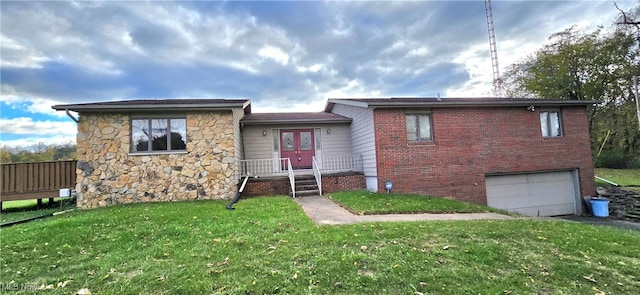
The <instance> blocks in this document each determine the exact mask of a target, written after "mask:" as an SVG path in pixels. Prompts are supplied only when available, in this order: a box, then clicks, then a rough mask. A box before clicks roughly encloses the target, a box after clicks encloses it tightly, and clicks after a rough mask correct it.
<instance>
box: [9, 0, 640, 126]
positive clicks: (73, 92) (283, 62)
mask: <svg viewBox="0 0 640 295" xmlns="http://www.w3.org/2000/svg"><path fill="white" fill-rule="evenodd" d="M632 2H633V1H623V2H621V3H619V4H620V5H622V6H623V8H626V7H633V5H635V4H634V3H632ZM493 13H494V22H495V28H496V37H497V47H498V56H499V61H500V69H501V71H503V70H504V69H505V68H506V67H507V66H508V65H509V64H511V63H514V62H517V61H518V60H519V59H521V58H523V57H525V56H527V55H528V54H531V53H532V52H534V51H535V50H536V49H537V48H540V47H541V46H542V45H543V44H544V43H545V42H546V40H547V39H546V38H547V37H548V36H549V35H550V34H551V33H554V32H557V31H560V30H563V29H565V28H567V27H569V26H571V25H573V24H579V25H581V26H584V27H586V28H587V29H593V28H595V26H597V25H604V26H605V28H606V27H608V26H610V25H611V24H612V21H613V20H614V18H615V16H616V15H617V11H616V10H615V8H614V7H613V6H612V4H611V3H610V2H605V1H602V2H584V1H494V2H493ZM0 14H1V15H0V49H1V50H2V59H1V61H0V66H1V67H0V75H1V76H2V80H1V82H0V83H1V89H0V90H1V94H0V101H4V102H7V103H8V104H12V105H14V106H16V107H20V108H24V109H25V111H27V112H31V113H34V114H36V113H44V114H48V115H54V116H64V114H62V113H61V112H58V113H57V114H56V113H54V112H53V111H51V110H49V107H50V105H51V104H60V103H80V102H94V101H108V100H121V99H135V98H175V97H184V98H188V97H192V98H198V97H245V98H251V99H252V102H253V104H254V107H253V110H254V111H265V110H269V111H276V110H285V111H296V110H297V111H320V110H322V107H323V105H324V101H325V100H326V98H328V97H363V96H384V97H387V96H423V95H429V96H433V95H437V94H438V93H441V94H442V95H445V96H446V95H456V96H457V95H460V96H480V95H482V96H484V95H487V93H488V91H490V90H491V81H492V74H491V72H492V71H491V59H490V54H489V42H488V36H487V23H486V21H487V20H486V16H485V7H484V2H483V1H466V2H462V1H440V2H434V1H349V2H345V1H324V2H322V1H299V2H260V1H258V2H242V1H220V2H217V1H174V2H171V1H160V2H158V1H149V2H135V1H134V2H131V1H72V2H66V1H55V2H47V1H43V2H36V1H2V2H0ZM40 121H41V120H37V119H35V120H33V122H40ZM2 132H3V133H4V130H3V131H2Z"/></svg>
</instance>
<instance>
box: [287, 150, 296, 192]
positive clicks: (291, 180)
mask: <svg viewBox="0 0 640 295" xmlns="http://www.w3.org/2000/svg"><path fill="white" fill-rule="evenodd" d="M286 160H287V168H289V169H287V172H288V174H289V183H291V197H292V198H295V197H296V177H295V176H294V175H293V168H292V167H291V160H289V158H286Z"/></svg>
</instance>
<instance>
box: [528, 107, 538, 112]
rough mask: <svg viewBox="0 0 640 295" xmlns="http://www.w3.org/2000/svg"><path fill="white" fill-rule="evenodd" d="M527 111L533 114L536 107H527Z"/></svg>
mask: <svg viewBox="0 0 640 295" xmlns="http://www.w3.org/2000/svg"><path fill="white" fill-rule="evenodd" d="M527 110H529V111H532V112H535V111H536V107H534V106H528V107H527Z"/></svg>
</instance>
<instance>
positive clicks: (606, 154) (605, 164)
mask: <svg viewBox="0 0 640 295" xmlns="http://www.w3.org/2000/svg"><path fill="white" fill-rule="evenodd" d="M595 166H596V167H597V168H612V169H624V168H628V166H629V157H627V156H625V154H624V152H623V151H621V150H605V151H602V153H601V154H600V156H596V158H595Z"/></svg>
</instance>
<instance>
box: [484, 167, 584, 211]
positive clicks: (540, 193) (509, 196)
mask: <svg viewBox="0 0 640 295" xmlns="http://www.w3.org/2000/svg"><path fill="white" fill-rule="evenodd" d="M485 179H486V187H487V204H488V205H489V206H491V207H493V208H497V209H504V210H507V211H514V212H519V213H522V214H526V215H529V216H555V215H565V214H576V213H577V212H576V190H575V187H576V186H575V185H574V183H575V180H574V177H573V174H572V173H571V171H561V172H545V173H529V174H514V175H500V176H487V177H486V178H485Z"/></svg>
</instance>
